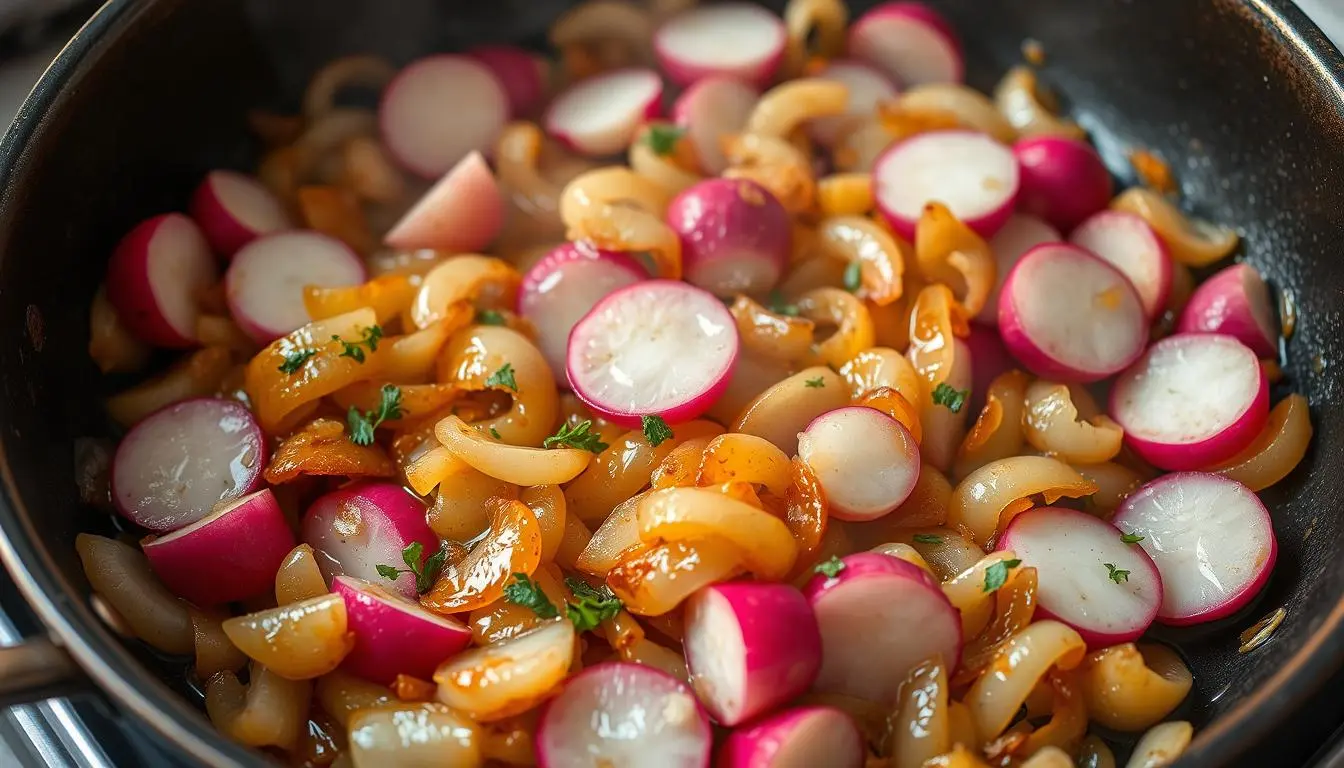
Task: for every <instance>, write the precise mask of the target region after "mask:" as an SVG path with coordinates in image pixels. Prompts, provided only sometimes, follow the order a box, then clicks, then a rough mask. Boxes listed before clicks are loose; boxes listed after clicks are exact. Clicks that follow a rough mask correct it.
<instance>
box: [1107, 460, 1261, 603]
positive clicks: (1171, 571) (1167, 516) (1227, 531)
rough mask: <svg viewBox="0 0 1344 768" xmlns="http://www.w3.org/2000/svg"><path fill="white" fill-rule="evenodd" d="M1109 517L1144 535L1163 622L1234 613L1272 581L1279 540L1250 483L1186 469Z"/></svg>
mask: <svg viewBox="0 0 1344 768" xmlns="http://www.w3.org/2000/svg"><path fill="white" fill-rule="evenodd" d="M1112 523H1113V524H1114V525H1115V527H1116V528H1119V529H1120V530H1121V531H1124V532H1125V533H1129V534H1132V535H1135V536H1142V537H1143V539H1142V540H1141V541H1140V542H1139V546H1141V547H1143V549H1144V551H1146V552H1147V553H1148V554H1149V555H1150V556H1151V557H1152V558H1153V562H1154V563H1156V564H1157V570H1158V571H1160V572H1161V574H1162V586H1163V590H1164V593H1163V598H1162V608H1161V609H1160V610H1159V611H1158V613H1157V620H1158V621H1159V622H1161V623H1163V624H1174V625H1185V624H1199V623H1202V622H1206V621H1213V620H1214V619H1221V618H1223V617H1225V616H1230V615H1231V614H1233V613H1235V612H1236V611H1237V610H1238V609H1240V608H1241V607H1242V606H1244V605H1246V604H1247V603H1249V602H1250V601H1251V599H1252V598H1253V597H1255V595H1256V594H1257V593H1259V591H1260V588H1261V587H1263V586H1264V585H1265V582H1266V581H1268V580H1269V574H1270V572H1271V571H1273V570H1274V560H1275V558H1276V557H1277V556H1278V549H1279V546H1278V541H1277V540H1276V539H1275V538H1274V526H1273V524H1272V523H1271V521H1270V517H1269V512H1268V511H1267V510H1266V509H1265V505H1264V504H1261V503H1260V499H1258V498H1256V496H1255V494H1254V493H1252V492H1251V491H1250V490H1249V489H1248V488H1246V486H1244V485H1242V484H1241V483H1238V482H1237V481H1235V480H1229V479H1228V478H1225V477H1222V476H1220V475H1211V474H1207V473H1204V472H1182V473H1177V474H1173V475H1166V476H1164V477H1159V478H1158V479H1156V480H1154V481H1152V482H1151V483H1149V484H1147V485H1145V486H1144V487H1142V488H1140V489H1139V490H1137V491H1135V492H1134V493H1131V494H1130V495H1129V498H1127V499H1126V500H1125V502H1124V503H1123V504H1121V505H1120V509H1119V510H1117V511H1116V513H1115V518H1114V519H1113V520H1112Z"/></svg>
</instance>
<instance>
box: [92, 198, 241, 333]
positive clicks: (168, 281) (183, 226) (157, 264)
mask: <svg viewBox="0 0 1344 768" xmlns="http://www.w3.org/2000/svg"><path fill="white" fill-rule="evenodd" d="M214 282H215V257H214V255H213V254H212V253H211V252H210V245H209V243H207V242H206V239H205V235H204V234H202V233H201V229H200V227H198V226H196V224H194V223H193V222H192V220H191V219H188V218H187V217H186V216H183V215H182V214H180V213H166V214H164V215H162V216H155V217H154V218H152V219H146V220H145V221H143V222H141V223H140V224H138V225H137V226H136V227H135V228H134V229H132V230H131V231H130V232H128V233H127V234H126V236H125V237H123V238H122V239H121V242H120V243H118V244H117V248H116V250H114V251H113V252H112V259H111V261H109V262H108V265H107V298H108V300H109V301H111V302H112V306H113V307H115V308H116V310H117V316H118V317H119V318H121V322H122V323H123V324H124V325H125V326H126V327H127V328H129V329H130V331H131V333H133V334H135V336H136V337H137V338H139V339H140V340H141V341H145V342H148V343H150V344H153V345H155V346H159V347H171V348H174V349H185V348H188V347H193V346H195V345H196V343H197V342H196V318H197V317H199V316H200V309H198V308H197V306H196V296H197V294H198V293H199V292H200V291H201V290H203V289H205V288H208V287H209V286H210V285H211V284H212V283H214Z"/></svg>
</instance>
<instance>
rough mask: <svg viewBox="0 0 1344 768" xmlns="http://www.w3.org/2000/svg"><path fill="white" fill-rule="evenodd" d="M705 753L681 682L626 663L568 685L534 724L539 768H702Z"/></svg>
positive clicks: (701, 730) (700, 718) (697, 715)
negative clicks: (594, 767) (590, 767)
mask: <svg viewBox="0 0 1344 768" xmlns="http://www.w3.org/2000/svg"><path fill="white" fill-rule="evenodd" d="M712 747H713V734H712V733H711V731H710V728H709V718H708V717H706V716H705V713H704V711H703V710H702V709H701V708H700V704H699V703H698V702H697V701H696V700H695V696H694V695H692V693H691V691H690V689H689V688H687V687H686V684H685V683H683V682H681V681H680V680H677V679H676V678H673V677H672V676H671V675H668V674H666V673H664V672H661V671H659V670H656V669H653V668H652V667H646V666H643V665H641V664H630V663H626V662H611V663H607V664H598V665H597V666H594V667H589V668H587V669H585V670H583V672H580V673H579V674H578V675H575V676H574V677H572V678H570V679H569V680H568V681H567V682H566V683H565V688H564V690H563V691H562V692H561V693H560V695H559V696H557V697H555V698H554V699H552V700H551V702H550V703H549V704H547V705H546V709H545V711H544V712H543V713H542V716H541V722H540V723H539V724H538V725H537V737H536V750H537V759H538V765H540V766H541V768H569V767H570V766H580V765H601V766H609V767H610V768H636V767H638V768H705V767H707V766H708V765H709V758H710V749H711V748H712Z"/></svg>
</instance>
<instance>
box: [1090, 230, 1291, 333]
mask: <svg viewBox="0 0 1344 768" xmlns="http://www.w3.org/2000/svg"><path fill="white" fill-rule="evenodd" d="M1069 242H1071V243H1073V244H1074V245H1076V246H1078V247H1080V248H1084V249H1086V250H1088V251H1089V252H1091V253H1092V254H1093V255H1095V256H1098V257H1100V258H1101V260H1102V261H1104V262H1106V263H1107V264H1110V265H1111V266H1113V267H1115V268H1116V269H1118V270H1120V272H1121V273H1122V274H1124V276H1125V277H1128V278H1129V281H1130V282H1131V283H1133V284H1134V289H1135V290H1136V291H1138V293H1139V300H1140V301H1142V302H1143V311H1144V313H1145V314H1147V315H1148V318H1149V319H1152V318H1155V317H1157V316H1158V315H1160V314H1162V310H1163V309H1165V308H1166V306H1167V296H1168V294H1170V292H1171V272H1172V267H1171V256H1169V255H1168V254H1167V246H1165V245H1163V244H1162V238H1160V237H1158V236H1157V233H1156V232H1154V231H1153V228H1152V227H1150V226H1148V222H1146V221H1144V220H1143V219H1141V218H1139V217H1138V216H1135V215H1134V214H1132V213H1125V212H1124V211H1102V212H1101V213H1097V214H1094V215H1092V216H1089V217H1088V218H1087V219H1085V220H1084V221H1083V223H1082V224H1079V225H1078V227H1077V228H1076V229H1074V230H1073V234H1071V235H1069ZM1267 295H1268V294H1266V296H1267ZM1199 330H1204V329H1199ZM1207 330H1212V329H1207Z"/></svg>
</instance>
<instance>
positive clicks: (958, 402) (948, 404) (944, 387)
mask: <svg viewBox="0 0 1344 768" xmlns="http://www.w3.org/2000/svg"><path fill="white" fill-rule="evenodd" d="M970 396H971V390H969V389H953V388H952V387H951V386H949V385H948V383H947V382H945V381H944V382H939V383H938V386H936V387H934V388H933V404H934V405H941V406H943V407H944V408H946V409H947V410H949V411H951V412H953V413H961V409H962V408H964V407H965V406H966V398H968V397H970Z"/></svg>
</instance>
